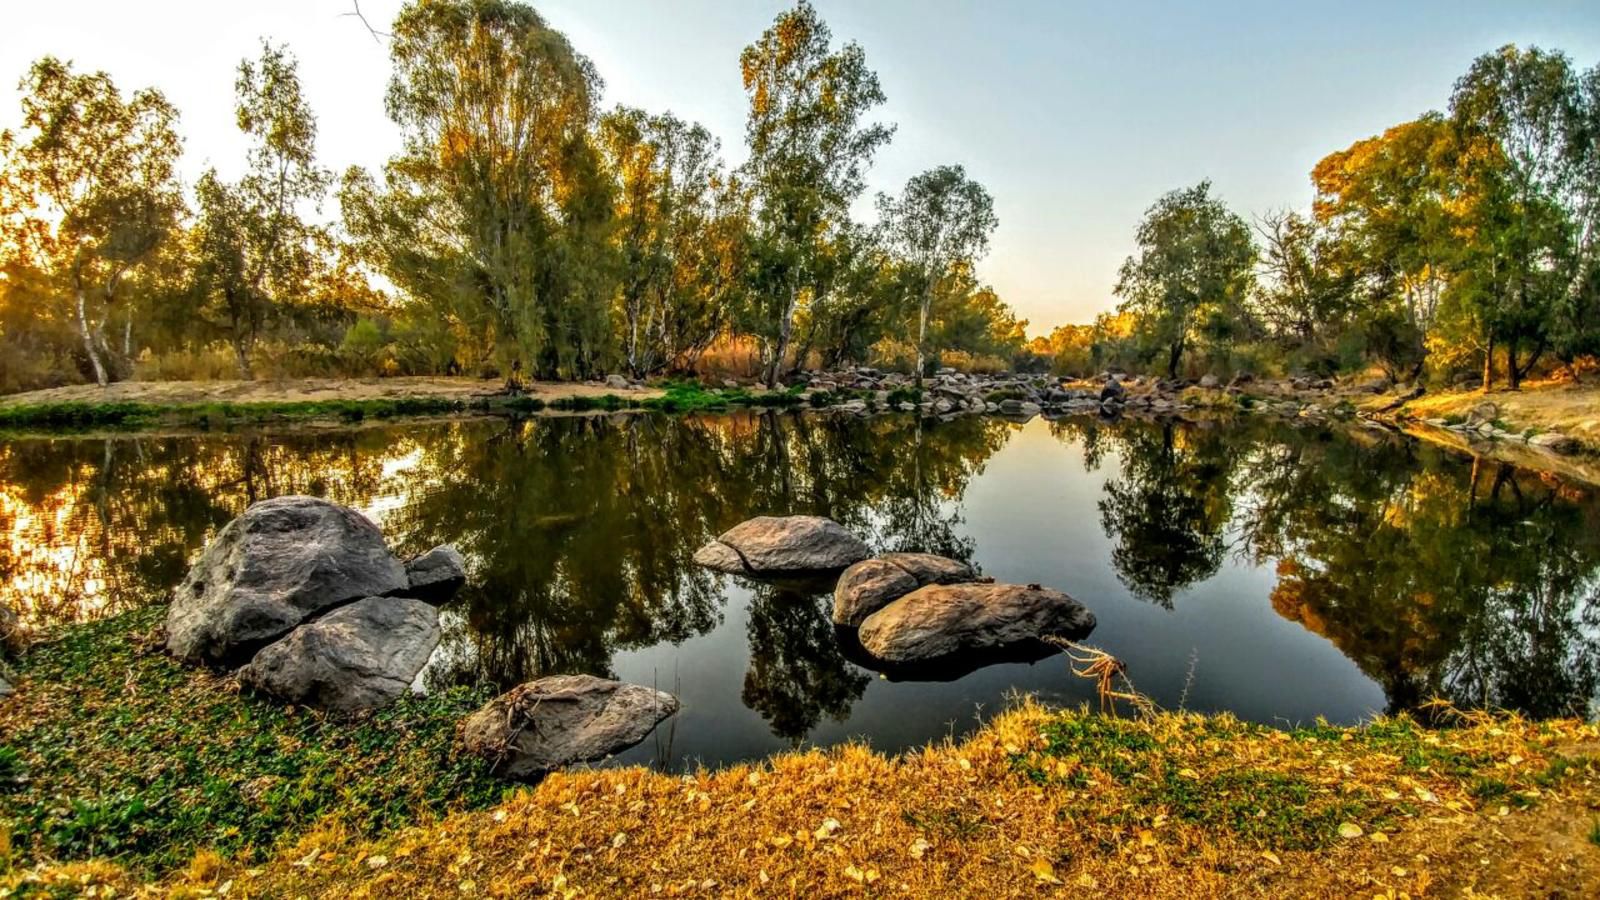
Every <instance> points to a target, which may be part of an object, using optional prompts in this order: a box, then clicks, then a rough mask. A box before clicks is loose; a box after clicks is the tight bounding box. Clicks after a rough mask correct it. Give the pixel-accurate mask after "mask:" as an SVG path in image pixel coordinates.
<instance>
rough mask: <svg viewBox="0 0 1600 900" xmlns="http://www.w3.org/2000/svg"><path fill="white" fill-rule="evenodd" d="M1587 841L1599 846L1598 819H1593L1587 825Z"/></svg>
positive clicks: (1599, 830) (1599, 823) (1599, 829)
mask: <svg viewBox="0 0 1600 900" xmlns="http://www.w3.org/2000/svg"><path fill="white" fill-rule="evenodd" d="M1589 843H1591V844H1593V845H1595V846H1596V847H1600V819H1595V820H1594V824H1593V825H1590V826H1589Z"/></svg>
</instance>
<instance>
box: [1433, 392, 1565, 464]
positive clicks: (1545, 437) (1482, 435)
mask: <svg viewBox="0 0 1600 900" xmlns="http://www.w3.org/2000/svg"><path fill="white" fill-rule="evenodd" d="M1500 416H1501V410H1500V405H1499V404H1498V403H1495V402H1494V401H1493V400H1485V401H1483V402H1481V403H1478V404H1477V405H1475V406H1473V407H1472V409H1470V410H1467V414H1466V415H1465V416H1462V417H1460V418H1452V419H1440V418H1431V419H1423V420H1422V421H1423V423H1424V424H1427V425H1431V426H1433V427H1435V428H1443V429H1445V430H1447V431H1454V432H1456V433H1458V434H1461V435H1462V436H1464V437H1467V438H1469V439H1477V440H1489V441H1520V442H1522V443H1525V444H1528V445H1530V446H1534V447H1538V448H1539V449H1541V450H1548V451H1550V452H1551V453H1556V454H1560V455H1562V456H1572V455H1575V454H1578V453H1581V452H1582V451H1583V442H1581V441H1579V440H1578V439H1577V438H1574V437H1572V436H1571V435H1566V434H1562V433H1561V432H1559V431H1534V430H1532V429H1529V430H1527V431H1523V432H1517V431H1513V430H1511V429H1510V428H1508V427H1506V425H1505V422H1504V420H1503V419H1501V418H1500Z"/></svg>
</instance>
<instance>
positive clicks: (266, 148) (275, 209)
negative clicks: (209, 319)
mask: <svg viewBox="0 0 1600 900" xmlns="http://www.w3.org/2000/svg"><path fill="white" fill-rule="evenodd" d="M234 91H235V94H236V96H237V98H238V100H237V105H236V106H235V115H236V118H237V120H238V123H239V130H240V131H242V132H244V134H245V135H246V136H247V137H249V138H250V139H251V142H252V144H251V147H250V151H249V157H248V160H249V166H248V170H247V173H246V174H245V176H244V177H243V178H242V179H240V181H239V182H238V183H237V184H228V183H227V182H224V181H223V180H222V179H221V178H220V177H219V176H218V175H217V173H216V170H215V169H212V170H209V171H207V172H206V173H205V174H204V175H203V176H201V178H200V181H199V183H198V184H197V185H196V187H195V200H196V204H197V205H198V207H199V222H198V224H197V226H196V241H195V243H196V248H195V249H196V260H195V269H194V292H195V295H196V297H197V299H198V300H199V301H200V308H201V310H203V311H206V310H213V309H214V311H215V315H216V316H217V317H218V318H221V319H223V320H224V321H222V322H221V323H220V326H219V327H220V328H221V330H222V331H223V332H224V333H225V334H227V336H228V341H229V343H230V344H232V346H233V352H234V361H235V365H236V366H237V367H238V370H239V377H240V378H245V379H249V378H251V377H252V376H253V373H252V369H251V364H250V353H251V350H252V348H253V347H254V345H255V342H256V339H257V337H258V336H259V334H260V331H261V328H262V326H263V324H264V322H265V321H266V319H267V317H268V315H269V314H270V313H271V311H272V309H273V308H274V307H280V306H284V305H287V304H289V303H292V302H294V301H295V300H296V299H297V298H300V297H303V296H305V295H306V294H307V293H308V282H309V281H310V279H311V278H312V276H313V272H314V271H315V269H316V268H317V267H318V265H319V264H320V254H319V250H320V248H319V246H318V245H319V243H320V242H321V241H323V240H324V235H323V234H322V233H321V230H320V229H318V228H316V227H315V226H313V225H311V224H308V223H307V222H305V221H303V220H302V219H301V218H300V214H299V211H298V206H299V205H300V204H302V203H305V202H317V203H320V201H321V199H322V197H323V195H324V194H325V193H326V192H327V189H328V184H329V180H330V176H329V174H328V172H327V171H326V170H324V169H321V168H319V167H318V166H317V163H316V136H317V122H316V117H315V116H314V115H312V113H311V109H310V107H309V106H308V105H307V104H306V102H305V98H304V97H303V96H302V95H301V92H300V78H299V73H298V72H297V66H296V63H295V60H294V57H292V56H290V55H289V53H288V51H287V50H286V49H285V48H284V47H282V46H278V47H274V46H273V45H271V44H269V43H266V42H263V43H262V45H261V57H260V59H259V60H257V61H255V62H251V61H250V60H244V61H243V62H241V63H239V75H238V79H237V80H236V81H235V82H234Z"/></svg>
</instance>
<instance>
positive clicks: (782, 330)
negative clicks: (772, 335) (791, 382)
mask: <svg viewBox="0 0 1600 900" xmlns="http://www.w3.org/2000/svg"><path fill="white" fill-rule="evenodd" d="M798 294H799V290H798V289H796V288H790V289H789V299H788V300H787V301H786V302H785V303H784V305H783V318H781V319H779V320H778V343H777V346H775V347H773V350H772V366H771V368H769V369H767V390H769V391H770V390H774V389H776V388H777V386H778V373H779V372H780V371H782V369H783V357H784V356H785V354H787V353H788V352H789V338H790V337H791V336H792V334H793V332H794V305H795V297H796V296H797V295H798Z"/></svg>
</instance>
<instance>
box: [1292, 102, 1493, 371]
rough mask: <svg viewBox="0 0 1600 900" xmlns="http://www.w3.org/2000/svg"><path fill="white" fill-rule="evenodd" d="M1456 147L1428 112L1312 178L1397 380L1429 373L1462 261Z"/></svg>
mask: <svg viewBox="0 0 1600 900" xmlns="http://www.w3.org/2000/svg"><path fill="white" fill-rule="evenodd" d="M1457 148H1458V141H1457V140H1456V134H1455V131H1454V129H1453V128H1452V127H1451V126H1450V124H1449V123H1448V122H1446V121H1445V120H1444V119H1443V118H1442V117H1440V116H1438V115H1436V114H1432V113H1430V114H1428V115H1425V116H1422V117H1421V118H1419V119H1417V120H1415V121H1412V122H1407V123H1404V124H1402V125H1396V126H1394V127H1393V128H1390V129H1388V130H1387V131H1385V132H1384V133H1383V134H1382V135H1380V136H1377V137H1371V138H1367V139H1365V140H1361V141H1357V142H1356V143H1354V144H1352V145H1350V146H1349V147H1348V148H1346V149H1344V150H1341V151H1338V152H1336V153H1330V154H1328V155H1327V156H1326V157H1323V159H1321V160H1320V161H1319V162H1318V163H1317V164H1316V166H1315V167H1314V168H1313V169H1312V172H1311V181H1312V184H1313V185H1314V186H1315V188H1316V199H1315V200H1314V202H1313V205H1312V214H1313V215H1314V216H1315V218H1316V220H1317V222H1318V223H1319V224H1321V225H1323V226H1325V227H1327V228H1329V229H1331V230H1332V232H1333V234H1334V235H1335V236H1336V237H1335V239H1336V240H1337V241H1339V242H1340V244H1341V245H1342V252H1343V253H1344V254H1345V255H1346V257H1347V259H1349V260H1350V264H1351V265H1352V266H1354V267H1355V268H1356V270H1357V271H1356V278H1357V279H1358V284H1357V290H1358V291H1359V292H1360V294H1361V295H1362V304H1361V306H1362V308H1361V309H1360V310H1359V311H1358V315H1359V317H1360V319H1361V323H1362V326H1363V329H1364V330H1365V331H1366V332H1367V333H1368V336H1369V339H1372V338H1375V339H1377V340H1376V343H1375V344H1373V346H1380V347H1383V348H1385V350H1384V351H1383V353H1380V354H1379V359H1380V361H1381V362H1384V363H1385V365H1388V366H1390V367H1391V368H1392V370H1393V371H1394V372H1395V374H1406V373H1409V374H1413V375H1414V374H1416V373H1417V372H1420V371H1421V368H1422V364H1423V362H1424V360H1425V359H1426V358H1427V343H1428V340H1429V337H1430V336H1431V335H1432V333H1433V331H1434V326H1435V322H1436V319H1437V318H1438V315H1439V311H1440V304H1441V301H1442V300H1443V299H1444V295H1445V290H1446V288H1447V287H1449V286H1450V285H1451V281H1452V279H1451V273H1452V272H1453V271H1454V269H1455V267H1456V259H1457V257H1458V256H1459V254H1460V239H1459V234H1460V226H1459V221H1458V219H1459V205H1458V203H1456V202H1455V199H1456V198H1457V197H1459V196H1460V195H1461V193H1462V187H1461V184H1460V180H1459V172H1458V163H1457V160H1458V156H1459V154H1458V152H1457ZM1402 369H1404V370H1405V371H1404V372H1402V371H1400V370H1402Z"/></svg>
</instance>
